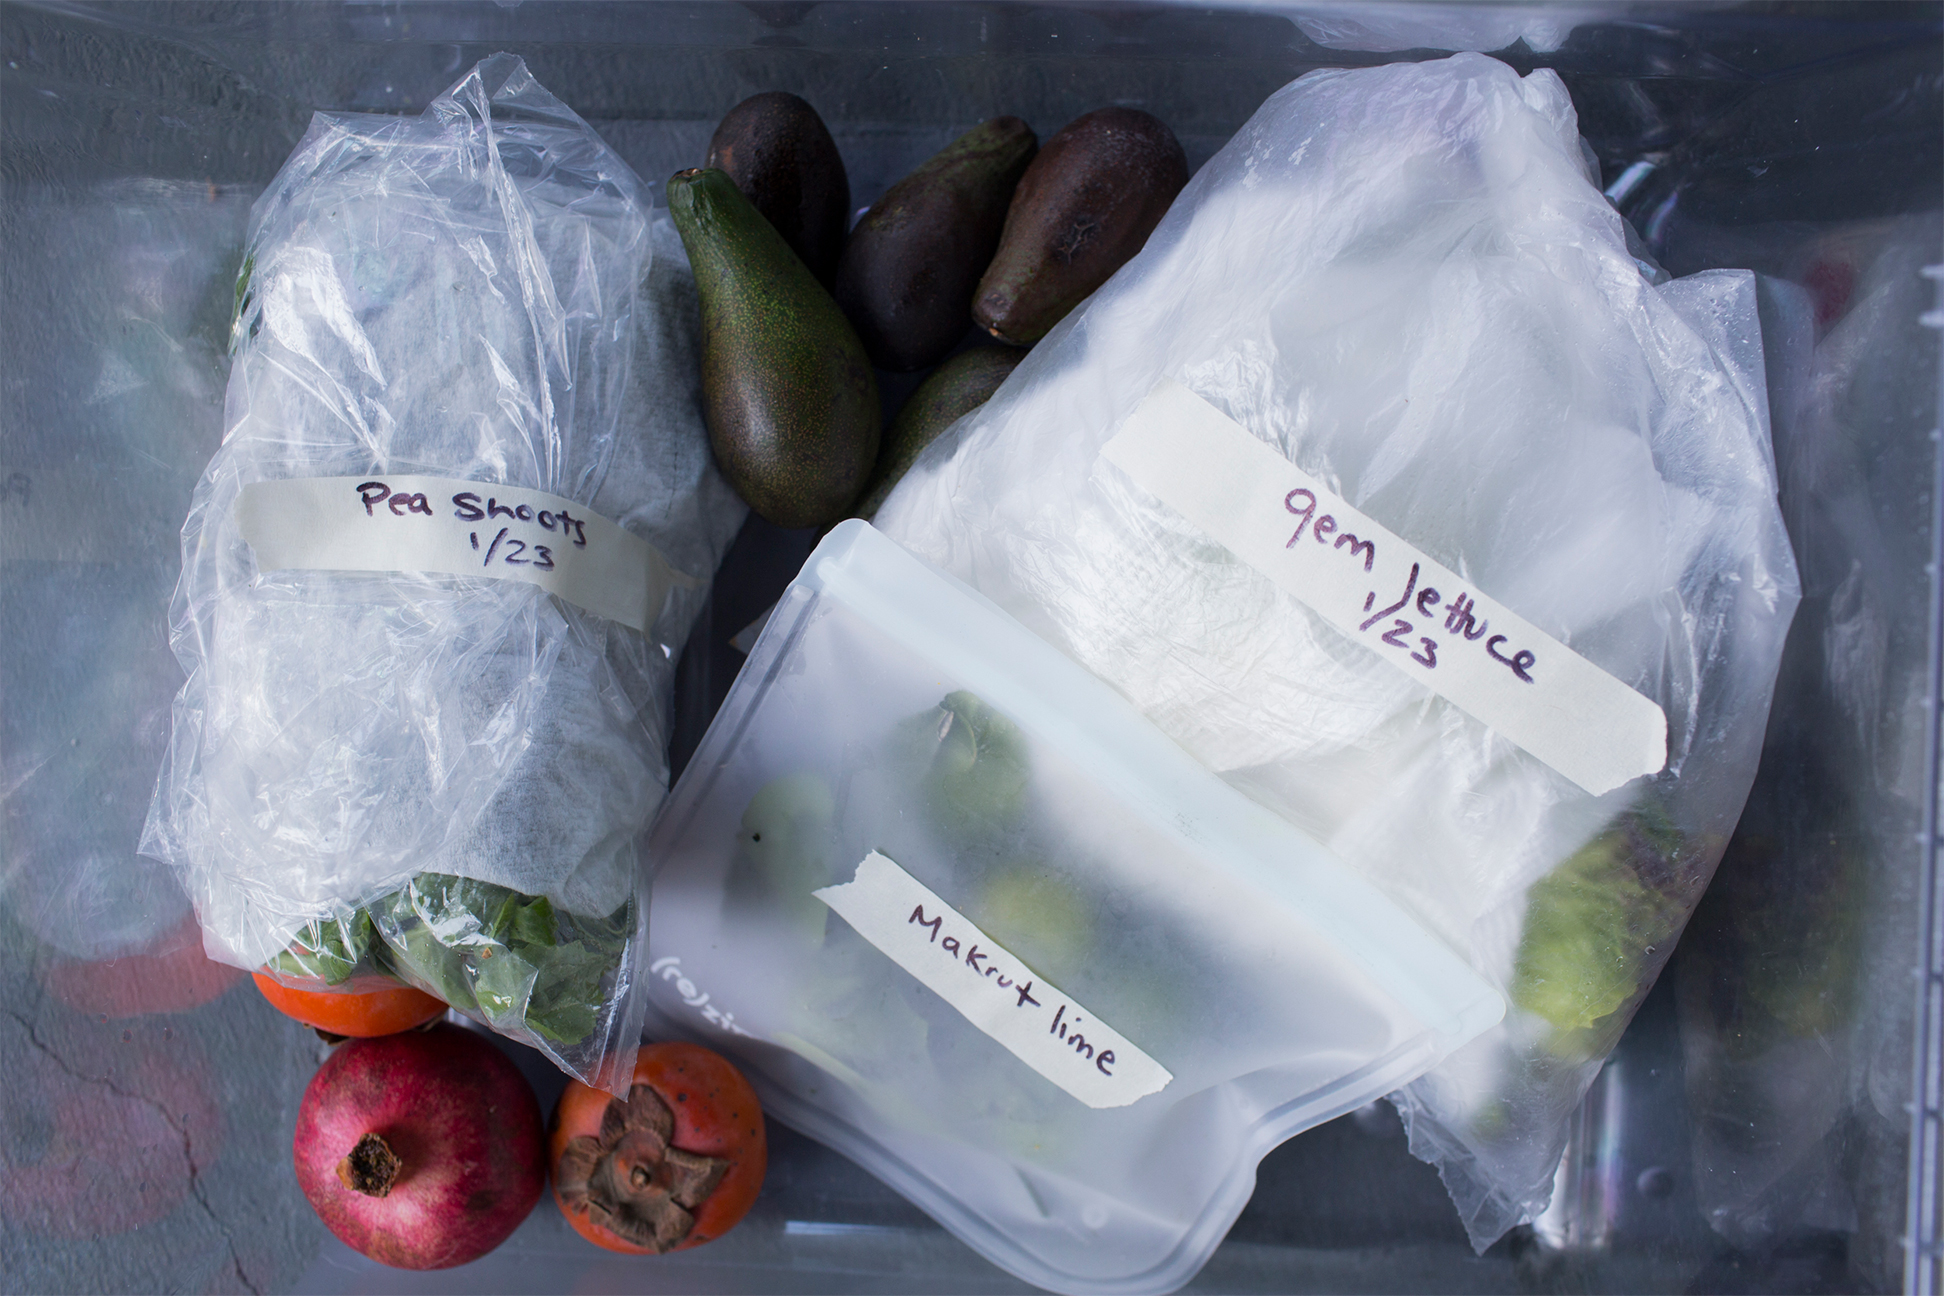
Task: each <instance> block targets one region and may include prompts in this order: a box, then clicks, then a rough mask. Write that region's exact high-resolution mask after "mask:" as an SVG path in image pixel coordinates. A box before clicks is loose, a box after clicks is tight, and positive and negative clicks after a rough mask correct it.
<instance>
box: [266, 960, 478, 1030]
mask: <svg viewBox="0 0 1944 1296" xmlns="http://www.w3.org/2000/svg"><path fill="white" fill-rule="evenodd" d="M253 975H254V976H255V977H256V983H257V989H259V990H261V991H263V997H264V998H265V999H268V1000H269V1001H270V1003H271V1004H272V1006H274V1007H275V1008H276V1010H277V1011H278V1012H280V1013H282V1014H283V1015H284V1016H286V1017H294V1018H296V1019H297V1020H298V1021H300V1022H302V1023H304V1024H305V1025H306V1026H315V1027H317V1029H319V1030H321V1031H325V1032H328V1033H329V1034H332V1035H348V1036H351V1037H353V1038H359V1039H363V1038H369V1037H370V1036H373V1035H396V1034H397V1033H398V1032H399V1031H402V1030H410V1029H412V1027H414V1026H423V1025H424V1024H425V1023H426V1022H429V1021H431V1020H432V1019H433V1018H435V1017H443V1016H444V1015H445V1010H446V1006H445V1004H444V1003H443V1002H441V1001H440V1000H438V999H435V998H433V997H432V996H431V995H429V994H427V993H425V991H423V990H414V989H413V988H412V987H410V986H402V985H388V986H382V987H380V988H378V989H375V990H361V991H336V990H296V989H293V988H291V987H290V986H287V985H285V984H284V983H283V982H281V981H277V980H273V979H272V978H270V977H267V976H265V975H264V974H263V973H261V972H257V973H254V974H253Z"/></svg>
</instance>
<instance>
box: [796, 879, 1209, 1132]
mask: <svg viewBox="0 0 1944 1296" xmlns="http://www.w3.org/2000/svg"><path fill="white" fill-rule="evenodd" d="M814 894H815V895H816V897H817V898H818V899H819V900H822V901H823V902H824V903H825V904H827V905H829V906H830V907H831V908H832V909H835V910H836V911H837V912H838V913H839V914H840V915H842V917H843V919H844V921H845V922H847V923H849V924H850V925H851V926H852V927H854V928H856V929H857V934H858V935H860V936H862V937H863V938H864V939H865V940H867V941H869V942H871V944H873V945H875V946H877V947H878V948H879V949H880V950H882V951H883V952H884V953H885V954H886V955H888V956H889V957H890V959H891V961H892V962H894V963H896V964H897V965H898V966H899V967H901V968H903V969H904V970H905V971H907V972H909V973H911V975H913V976H915V977H917V978H918V980H919V981H921V982H923V983H924V985H925V986H926V987H927V988H929V989H931V990H933V991H934V992H936V993H937V995H938V997H939V998H941V999H943V1000H944V1001H945V1002H946V1003H948V1004H950V1005H952V1007H954V1008H956V1009H958V1010H959V1012H960V1013H962V1014H963V1015H964V1017H965V1019H966V1020H967V1021H969V1022H971V1023H972V1024H973V1025H974V1026H977V1027H978V1028H979V1029H980V1030H982V1031H984V1032H985V1033H986V1034H988V1035H990V1036H992V1038H993V1039H995V1040H997V1041H999V1043H1001V1044H1003V1045H1004V1046H1005V1047H1006V1049H1007V1051H1009V1052H1010V1053H1011V1054H1012V1055H1013V1056H1014V1057H1016V1058H1018V1059H1019V1060H1020V1061H1021V1062H1024V1063H1025V1064H1026V1065H1027V1066H1029V1067H1031V1068H1033V1070H1035V1071H1037V1072H1039V1073H1040V1074H1041V1075H1043V1076H1045V1077H1046V1078H1047V1079H1048V1080H1051V1081H1052V1082H1053V1083H1054V1084H1056V1085H1058V1086H1060V1088H1062V1089H1064V1090H1066V1091H1067V1092H1068V1093H1070V1094H1072V1095H1073V1096H1074V1097H1075V1098H1078V1099H1079V1100H1080V1101H1081V1102H1083V1103H1085V1104H1087V1106H1089V1107H1094V1108H1106V1107H1125V1106H1127V1105H1128V1104H1129V1103H1131V1102H1133V1101H1135V1100H1136V1099H1138V1098H1145V1097H1146V1096H1147V1095H1149V1094H1151V1093H1159V1092H1160V1091H1161V1090H1162V1089H1164V1088H1166V1087H1167V1084H1168V1082H1169V1081H1170V1080H1173V1079H1174V1077H1173V1076H1172V1075H1170V1074H1169V1073H1168V1070H1167V1068H1165V1067H1163V1066H1162V1065H1161V1064H1160V1063H1159V1062H1156V1061H1155V1060H1154V1059H1153V1058H1151V1057H1149V1056H1148V1055H1147V1054H1145V1053H1143V1052H1142V1051H1141V1050H1140V1049H1139V1048H1137V1047H1135V1045H1134V1043H1133V1041H1131V1040H1129V1039H1128V1038H1127V1036H1125V1035H1122V1034H1121V1033H1120V1032H1119V1031H1116V1030H1114V1029H1113V1028H1112V1027H1110V1026H1108V1025H1107V1023H1105V1022H1103V1021H1101V1020H1100V1019H1099V1018H1097V1017H1095V1016H1094V1015H1093V1014H1092V1013H1091V1012H1089V1011H1087V1009H1085V1008H1083V1007H1081V1006H1080V1005H1079V1004H1077V1003H1075V1002H1074V1001H1073V1000H1072V998H1070V997H1069V996H1067V995H1064V994H1062V993H1060V990H1059V987H1057V986H1054V985H1052V984H1050V983H1048V982H1047V981H1045V980H1044V979H1042V978H1040V977H1037V976H1034V975H1033V971H1032V969H1031V968H1028V967H1027V966H1026V965H1025V964H1023V963H1021V962H1020V961H1019V960H1018V959H1016V958H1014V957H1013V956H1012V955H1011V954H1009V953H1007V952H1006V951H1005V950H1004V949H1002V948H1000V946H999V945H998V944H996V943H995V942H994V941H993V939H992V938H991V937H990V936H988V935H986V934H985V933H984V932H982V931H980V930H979V929H978V928H977V927H974V926H973V925H972V924H971V923H970V922H968V921H966V919H965V916H964V915H963V914H961V913H959V911H958V910H956V909H954V908H952V906H950V905H948V904H946V903H945V902H944V901H943V900H941V899H939V898H938V896H937V895H935V894H934V893H933V892H932V891H931V889H930V888H929V887H927V886H925V885H924V884H923V883H922V882H920V881H918V879H916V878H914V877H912V876H911V874H909V873H907V872H905V871H904V870H903V869H902V868H900V867H898V865H897V864H896V863H895V862H894V861H893V860H891V859H890V858H889V857H887V856H884V855H881V854H879V853H878V852H877V851H872V852H871V853H870V854H869V855H866V856H865V857H864V860H863V862H862V863H860V864H859V865H858V866H857V874H856V876H855V877H853V878H852V879H851V880H850V881H849V882H844V883H841V884H839V885H837V886H828V887H824V888H823V889H822V890H820V891H817V892H815V893H814Z"/></svg>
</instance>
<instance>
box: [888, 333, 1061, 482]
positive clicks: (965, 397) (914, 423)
mask: <svg viewBox="0 0 1944 1296" xmlns="http://www.w3.org/2000/svg"><path fill="white" fill-rule="evenodd" d="M1025 358H1026V353H1025V352H1024V351H1021V350H1019V349H1018V348H1017V347H1004V346H982V347H974V348H972V349H971V350H970V351H962V352H960V353H959V354H958V355H955V356H953V357H952V358H951V359H950V360H947V361H946V362H945V363H944V364H942V365H940V366H938V368H937V369H935V370H933V371H932V373H931V375H930V376H929V377H928V378H926V379H925V381H924V382H922V383H920V384H919V385H918V390H917V391H915V392H913V393H911V396H910V398H909V399H908V400H906V401H905V403H904V405H903V407H902V408H900V409H899V410H898V417H897V418H895V419H893V420H892V421H891V431H890V432H889V433H887V434H886V436H885V438H884V444H883V446H882V447H881V448H880V449H879V450H878V457H877V467H876V468H874V469H872V470H871V480H870V483H869V484H868V485H867V486H865V488H864V497H863V498H862V499H860V500H858V502H857V503H856V504H855V505H853V506H852V508H851V514H852V516H854V517H861V518H866V519H868V518H870V517H871V516H872V515H873V514H875V513H876V512H877V511H878V507H879V506H880V505H882V504H883V503H884V501H885V497H886V496H888V495H890V494H891V488H892V487H893V486H896V485H897V484H898V480H899V479H900V478H902V477H903V476H904V475H905V471H906V470H907V469H909V468H910V467H911V465H912V464H914V463H916V462H917V461H918V455H919V452H920V451H922V450H923V449H924V448H925V447H926V446H928V445H930V444H931V443H932V442H933V441H935V440H937V439H938V434H939V433H940V432H943V431H944V430H945V429H946V428H948V427H950V426H952V424H954V423H956V422H958V421H959V420H960V419H961V418H963V417H965V416H966V415H967V414H970V413H971V412H972V411H973V410H975V409H977V408H979V406H981V405H983V404H985V403H986V401H987V400H989V399H990V398H991V396H992V393H994V392H996V391H998V390H999V384H1000V383H1002V382H1004V381H1006V377H1007V375H1008V374H1010V373H1012V371H1013V370H1014V369H1017V368H1018V367H1019V362H1020V361H1021V360H1024V359H1025Z"/></svg>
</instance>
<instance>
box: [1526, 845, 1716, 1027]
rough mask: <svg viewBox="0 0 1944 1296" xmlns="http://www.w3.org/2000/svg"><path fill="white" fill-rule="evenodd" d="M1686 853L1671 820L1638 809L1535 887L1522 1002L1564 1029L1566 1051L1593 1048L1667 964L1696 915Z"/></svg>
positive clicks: (1528, 920)
mask: <svg viewBox="0 0 1944 1296" xmlns="http://www.w3.org/2000/svg"><path fill="white" fill-rule="evenodd" d="M1681 848H1682V841H1681V834H1680V833H1679V831H1678V830H1676V829H1675V828H1674V827H1673V826H1672V825H1671V824H1670V823H1668V822H1667V820H1666V819H1665V818H1664V817H1663V816H1661V815H1660V814H1658V813H1657V812H1654V811H1652V810H1633V811H1629V812H1628V813H1627V814H1624V815H1622V816H1621V817H1620V818H1619V819H1617V820H1615V821H1614V823H1613V824H1612V825H1611V826H1610V827H1609V828H1608V829H1607V830H1606V831H1605V832H1603V833H1601V834H1600V835H1599V836H1598V837H1596V838H1594V839H1593V840H1592V841H1590V842H1588V843H1587V844H1586V845H1585V846H1583V847H1581V848H1580V849H1579V850H1578V851H1577V852H1575V853H1574V854H1572V855H1571V856H1569V857H1567V859H1566V860H1565V861H1564V862H1563V863H1561V864H1560V865H1559V866H1558V867H1557V868H1555V869H1554V870H1553V871H1552V872H1551V873H1549V874H1547V875H1546V876H1545V877H1543V878H1541V879H1540V880H1539V881H1538V882H1537V883H1535V884H1534V885H1533V888H1532V891H1531V892H1530V894H1529V896H1528V900H1527V909H1526V916H1525V929H1524V931H1523V932H1522V933H1521V935H1520V939H1519V953H1518V958H1517V961H1516V962H1515V964H1514V966H1513V982H1512V1000H1513V1002H1514V1003H1516V1004H1517V1005H1518V1006H1519V1007H1521V1008H1523V1009H1525V1010H1526V1011H1527V1012H1531V1013H1535V1014H1537V1015H1538V1016H1540V1017H1542V1018H1544V1019H1545V1020H1546V1022H1547V1023H1548V1024H1550V1025H1551V1026H1552V1027H1553V1028H1554V1030H1555V1031H1556V1032H1558V1034H1557V1035H1556V1037H1555V1040H1554V1047H1555V1050H1556V1051H1560V1052H1566V1053H1579V1052H1586V1051H1588V1047H1587V1046H1589V1045H1592V1044H1594V1043H1595V1042H1596V1041H1595V1038H1594V1037H1596V1036H1599V1035H1601V1034H1603V1033H1604V1027H1603V1026H1602V1023H1603V1022H1605V1021H1606V1020H1607V1019H1608V1018H1610V1017H1612V1016H1613V1014H1615V1013H1617V1012H1618V1011H1619V1010H1620V1009H1621V1008H1622V1007H1624V1006H1625V1005H1626V1004H1627V1003H1628V1002H1630V1001H1631V1000H1632V999H1633V998H1634V996H1635V995H1636V994H1637V993H1639V992H1640V991H1642V990H1643V989H1644V988H1645V985H1646V983H1647V981H1648V979H1649V978H1650V977H1651V975H1652V973H1653V971H1654V970H1655V969H1657V968H1658V967H1659V959H1658V958H1657V957H1656V956H1657V955H1658V954H1661V953H1664V952H1665V951H1666V949H1667V947H1668V944H1669V942H1671V941H1672V940H1673V939H1674V937H1675V936H1676V935H1677V934H1679V932H1680V929H1681V921H1682V919H1683V917H1684V916H1685V915H1686V913H1687V904H1686V901H1685V900H1684V899H1683V898H1682V896H1681V895H1679V894H1678V891H1679V890H1680V889H1681V888H1680V887H1679V886H1678V879H1680V878H1681V877H1682V876H1683V870H1682V869H1681V868H1680V867H1679V857H1680V852H1681ZM1593 1052H1597V1049H1595V1050H1593ZM1590 1055H1592V1053H1591V1052H1589V1056H1590Z"/></svg>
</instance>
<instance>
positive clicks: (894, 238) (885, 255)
mask: <svg viewBox="0 0 1944 1296" xmlns="http://www.w3.org/2000/svg"><path fill="white" fill-rule="evenodd" d="M1038 147H1039V141H1038V140H1037V139H1036V138H1035V137H1034V135H1033V132H1032V128H1031V127H1029V126H1027V125H1026V123H1025V122H1023V121H1021V120H1020V119H1019V118H1017V117H995V118H993V119H992V120H991V121H988V122H983V123H981V124H980V125H978V126H975V127H973V128H972V129H971V130H969V131H967V132H966V133H965V134H963V135H961V136H959V137H958V138H957V139H956V140H953V141H952V142H951V143H950V144H948V145H946V147H945V148H944V149H943V150H942V151H941V152H939V153H937V154H935V155H934V156H933V157H931V158H930V159H928V160H927V161H926V162H925V163H924V164H923V165H921V166H920V167H919V168H918V169H917V170H916V171H913V172H912V173H911V174H910V175H908V176H906V177H905V178H904V179H902V180H900V181H898V183H896V184H894V185H892V186H891V188H890V189H888V190H886V191H885V194H884V197H882V198H880V199H878V200H877V202H876V203H874V204H873V205H872V207H871V209H870V210H869V211H867V212H865V213H864V216H863V218H862V219H861V220H859V221H858V222H857V227H856V228H855V229H853V230H852V231H851V235H850V241H849V242H848V243H846V244H845V245H844V253H843V256H842V257H841V258H839V260H838V262H837V286H836V296H837V304H838V305H839V306H842V307H843V308H844V314H846V315H848V316H849V317H850V320H851V323H852V324H854V325H856V326H857V335H858V337H859V338H861V339H862V340H863V342H864V349H865V350H866V351H868V352H869V353H870V356H871V362H872V363H873V364H875V365H877V366H878V367H879V368H881V369H894V370H897V371H899V372H901V373H902V372H909V371H911V370H913V369H923V368H924V367H925V366H927V365H933V364H937V363H938V362H939V361H940V360H941V359H943V358H944V357H945V355H946V353H947V352H949V351H950V350H951V349H952V348H953V347H954V346H956V345H958V342H959V339H960V338H963V337H964V336H965V334H966V331H967V330H968V329H970V328H971V327H972V292H973V290H974V289H975V288H977V287H978V286H979V276H980V275H981V274H982V273H984V271H985V268H986V264H987V262H989V261H991V260H992V254H993V252H994V251H995V250H996V249H997V248H998V246H999V232H1000V230H1001V229H1003V228H1004V227H1005V223H1006V207H1007V205H1008V204H1009V203H1010V202H1011V201H1012V194H1013V186H1015V185H1017V184H1018V183H1019V176H1020V173H1021V172H1023V171H1025V169H1026V164H1027V163H1028V162H1029V161H1031V160H1032V157H1033V153H1034V151H1035V150H1036V149H1037V148H1038Z"/></svg>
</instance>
